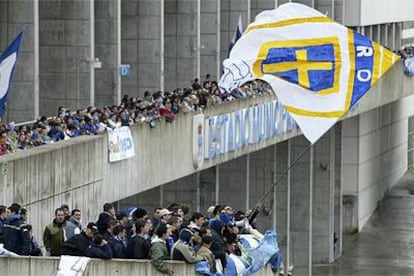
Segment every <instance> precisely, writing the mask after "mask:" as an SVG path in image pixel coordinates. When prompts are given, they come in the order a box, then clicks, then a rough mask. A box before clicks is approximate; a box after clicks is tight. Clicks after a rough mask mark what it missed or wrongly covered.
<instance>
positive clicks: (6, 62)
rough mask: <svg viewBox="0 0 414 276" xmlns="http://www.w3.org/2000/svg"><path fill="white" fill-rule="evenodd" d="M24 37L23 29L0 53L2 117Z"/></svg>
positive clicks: (0, 111) (0, 110)
mask: <svg viewBox="0 0 414 276" xmlns="http://www.w3.org/2000/svg"><path fill="white" fill-rule="evenodd" d="M22 38H23V31H22V32H20V34H19V35H18V36H17V37H16V38H15V39H14V41H13V42H12V43H11V44H10V45H9V46H8V47H7V48H6V50H4V51H3V52H2V53H1V54H0V118H1V117H3V114H4V110H5V108H6V102H7V93H8V91H9V87H10V84H11V81H12V77H13V73H14V68H15V65H16V61H17V55H18V54H19V49H20V44H21V41H22Z"/></svg>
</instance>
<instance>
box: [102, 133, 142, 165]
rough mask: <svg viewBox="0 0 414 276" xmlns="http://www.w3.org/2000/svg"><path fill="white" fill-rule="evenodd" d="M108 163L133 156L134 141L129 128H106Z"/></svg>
mask: <svg viewBox="0 0 414 276" xmlns="http://www.w3.org/2000/svg"><path fill="white" fill-rule="evenodd" d="M107 132H108V149H109V162H116V161H120V160H123V159H127V158H130V157H133V156H135V147H134V141H133V140H132V135H131V131H130V130H129V127H120V128H115V129H111V128H107Z"/></svg>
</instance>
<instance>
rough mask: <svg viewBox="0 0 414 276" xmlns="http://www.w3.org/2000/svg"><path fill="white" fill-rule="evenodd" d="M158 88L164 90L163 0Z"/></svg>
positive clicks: (162, 5) (162, 7)
mask: <svg viewBox="0 0 414 276" xmlns="http://www.w3.org/2000/svg"><path fill="white" fill-rule="evenodd" d="M160 5H161V7H160V90H161V91H164V55H165V49H164V20H165V19H164V16H165V12H164V9H165V6H164V0H160Z"/></svg>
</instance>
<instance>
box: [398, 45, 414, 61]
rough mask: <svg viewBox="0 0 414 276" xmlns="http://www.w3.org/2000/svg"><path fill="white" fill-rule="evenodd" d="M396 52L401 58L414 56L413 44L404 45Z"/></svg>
mask: <svg viewBox="0 0 414 276" xmlns="http://www.w3.org/2000/svg"><path fill="white" fill-rule="evenodd" d="M397 54H398V55H399V56H400V57H401V58H402V59H403V60H405V59H407V58H410V57H414V46H413V45H410V46H406V47H404V48H402V49H401V50H398V51H397Z"/></svg>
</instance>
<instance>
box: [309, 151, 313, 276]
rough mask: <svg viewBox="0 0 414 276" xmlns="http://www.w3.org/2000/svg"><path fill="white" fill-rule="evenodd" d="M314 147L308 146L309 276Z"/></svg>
mask: <svg viewBox="0 0 414 276" xmlns="http://www.w3.org/2000/svg"><path fill="white" fill-rule="evenodd" d="M313 154H314V148H313V146H312V147H311V148H310V158H309V159H310V160H309V236H308V243H309V248H308V249H309V251H308V266H309V267H308V271H309V274H308V275H309V276H312V227H313V158H314V156H313Z"/></svg>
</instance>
